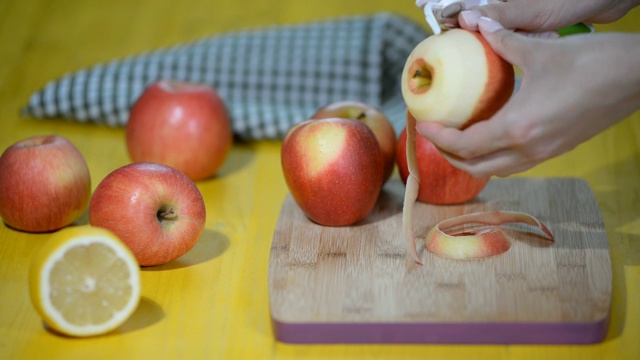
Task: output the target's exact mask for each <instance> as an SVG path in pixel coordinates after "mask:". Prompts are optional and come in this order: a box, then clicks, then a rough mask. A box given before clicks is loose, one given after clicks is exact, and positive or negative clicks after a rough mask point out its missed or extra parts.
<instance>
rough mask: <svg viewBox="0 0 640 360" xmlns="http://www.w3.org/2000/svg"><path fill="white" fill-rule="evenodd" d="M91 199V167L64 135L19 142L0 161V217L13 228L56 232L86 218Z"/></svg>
mask: <svg viewBox="0 0 640 360" xmlns="http://www.w3.org/2000/svg"><path fill="white" fill-rule="evenodd" d="M90 196H91V176H90V174H89V168H88V167H87V163H86V161H85V160H84V157H83V156H82V154H81V153H80V151H78V149H77V148H76V147H75V146H74V145H73V144H72V143H71V142H70V141H69V140H67V139H65V138H63V137H61V136H57V135H49V136H36V137H32V138H28V139H25V140H22V141H19V142H17V143H15V144H13V145H12V146H10V147H9V148H7V149H6V150H5V151H4V153H3V154H2V157H0V216H2V219H4V221H5V223H6V224H7V225H9V226H11V227H12V228H15V229H18V230H23V231H28V232H46V231H53V230H58V229H60V228H62V227H65V226H67V225H69V224H71V223H72V222H74V221H75V220H77V219H78V218H79V217H80V216H81V215H82V213H83V212H84V211H85V209H86V208H87V205H88V203H89V198H90Z"/></svg>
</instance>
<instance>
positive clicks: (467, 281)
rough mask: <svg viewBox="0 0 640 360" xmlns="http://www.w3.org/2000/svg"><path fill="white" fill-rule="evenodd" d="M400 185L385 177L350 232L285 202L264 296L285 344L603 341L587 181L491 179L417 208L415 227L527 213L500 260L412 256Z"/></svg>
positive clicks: (603, 268) (601, 281) (602, 234)
mask: <svg viewBox="0 0 640 360" xmlns="http://www.w3.org/2000/svg"><path fill="white" fill-rule="evenodd" d="M403 194H404V186H403V184H402V183H401V182H400V181H399V180H398V179H392V180H391V181H390V182H388V183H387V184H386V185H385V187H384V189H383V191H382V193H381V196H380V199H379V200H378V203H377V205H376V208H375V209H374V210H373V212H372V213H371V214H370V215H369V216H368V217H367V218H366V219H365V220H363V221H362V222H360V223H358V224H356V225H354V226H349V227H333V228H332V227H324V226H320V225H317V224H315V223H313V222H311V221H309V220H308V219H307V218H306V217H305V216H304V214H303V213H302V212H301V210H300V209H299V207H298V206H297V205H296V203H295V202H294V201H293V199H292V198H291V196H290V195H287V198H286V199H285V201H284V203H283V206H282V209H281V213H280V216H279V219H278V223H277V225H276V229H275V232H274V236H273V243H272V247H271V254H270V262H269V299H270V311H271V319H272V324H273V329H274V334H275V336H276V338H277V339H278V340H280V341H282V342H287V343H415V344H419V343H463V344H464V343H476V344H478V343H485V344H489V343H496V344H513V343H527V344H531V343H536V344H584V343H596V342H599V341H602V340H603V339H604V337H605V335H606V332H607V327H608V322H609V313H610V305H611V263H610V256H609V246H608V241H607V234H606V231H605V227H604V223H603V220H602V216H601V214H600V210H599V207H598V204H597V202H596V199H595V197H594V195H593V193H592V191H591V189H590V187H589V186H588V184H587V183H586V182H585V181H583V180H580V179H574V178H552V179H538V178H512V179H492V180H491V181H490V182H489V184H488V185H487V187H486V188H485V189H484V190H483V192H482V193H481V194H480V195H479V196H478V197H477V198H476V199H474V200H473V201H471V202H469V203H467V204H464V205H454V206H434V205H428V204H424V203H418V204H417V205H416V208H415V216H416V227H417V228H416V231H418V233H423V234H426V232H427V231H428V230H429V229H430V228H431V227H432V226H433V225H435V224H436V223H437V222H439V221H441V220H443V219H445V218H448V217H452V216H455V215H459V214H462V213H469V212H476V211H485V210H514V211H524V212H527V213H529V214H531V215H534V216H536V217H537V218H538V219H540V220H541V221H542V222H543V223H545V224H546V225H547V226H548V227H549V228H550V230H551V231H552V233H553V234H554V236H555V237H556V242H555V243H553V244H550V243H549V242H547V241H545V240H543V238H542V236H541V235H540V234H539V233H538V232H537V231H536V230H537V229H535V228H532V227H529V226H527V225H522V226H520V225H519V224H513V225H506V226H503V229H504V230H505V233H506V234H507V235H508V237H509V238H510V240H511V242H512V246H511V249H509V251H507V252H506V253H504V254H501V255H497V256H493V257H489V258H485V259H479V260H451V259H445V258H440V257H437V256H435V255H434V254H432V253H429V252H427V251H426V250H425V249H424V243H420V244H419V246H420V254H421V258H422V260H423V262H424V264H425V265H424V266H422V267H420V266H417V265H414V264H413V263H412V262H410V261H408V260H407V258H406V257H405V252H404V243H403V241H404V238H403V236H402V231H401V225H402V220H401V215H402V199H403Z"/></svg>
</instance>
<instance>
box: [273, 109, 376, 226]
mask: <svg viewBox="0 0 640 360" xmlns="http://www.w3.org/2000/svg"><path fill="white" fill-rule="evenodd" d="M281 163H282V171H283V174H284V178H285V181H286V183H287V187H288V188H289V191H290V192H291V196H292V197H293V199H294V200H295V202H296V203H297V204H298V206H299V207H300V209H301V210H302V211H303V212H304V214H305V215H306V216H307V217H308V218H309V219H310V220H312V221H314V222H316V223H318V224H320V225H325V226H347V225H352V224H355V223H357V222H359V221H361V220H363V219H364V218H365V217H367V215H368V214H369V213H370V212H371V210H373V208H374V206H375V204H376V201H377V199H378V195H379V194H380V190H381V189H382V180H383V178H382V176H383V173H382V154H381V151H380V147H379V146H378V142H377V140H376V138H375V136H374V134H373V132H372V131H371V129H370V128H369V127H368V126H367V125H365V124H364V123H362V122H359V121H353V120H349V119H343V118H326V119H319V120H306V121H303V122H301V123H299V124H297V125H295V126H293V127H292V128H291V129H290V130H289V132H288V133H287V136H286V137H285V139H284V141H283V144H282V150H281Z"/></svg>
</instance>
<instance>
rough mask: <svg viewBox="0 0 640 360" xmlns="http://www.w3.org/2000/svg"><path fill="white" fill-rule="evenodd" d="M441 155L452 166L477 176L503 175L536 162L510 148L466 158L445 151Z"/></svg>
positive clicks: (523, 168) (525, 168)
mask: <svg viewBox="0 0 640 360" xmlns="http://www.w3.org/2000/svg"><path fill="white" fill-rule="evenodd" d="M442 156H443V157H444V158H445V159H447V161H449V163H450V164H451V165H453V166H454V167H456V168H458V169H461V170H463V171H466V172H468V173H469V174H471V175H472V176H474V177H477V178H486V177H490V176H499V177H505V176H509V175H512V174H515V173H519V172H522V171H525V170H527V169H529V168H531V167H533V166H534V165H535V164H536V163H535V162H532V161H526V160H524V159H522V158H521V156H520V155H519V154H518V153H517V152H515V151H512V150H511V149H506V150H502V151H497V152H494V153H491V154H488V155H484V156H480V157H476V158H473V159H466V160H465V159H461V158H458V157H456V156H455V155H452V154H449V153H446V152H442Z"/></svg>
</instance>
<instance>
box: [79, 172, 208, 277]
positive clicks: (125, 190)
mask: <svg viewBox="0 0 640 360" xmlns="http://www.w3.org/2000/svg"><path fill="white" fill-rule="evenodd" d="M205 218H206V211H205V205H204V201H203V199H202V195H201V194H200V190H198V188H197V187H196V185H195V184H194V183H193V181H192V180H191V179H189V178H188V177H187V176H186V175H185V174H183V173H182V172H180V171H178V170H176V169H174V168H172V167H169V166H166V165H162V164H157V163H143V162H139V163H133V164H129V165H126V166H123V167H121V168H118V169H116V170H115V171H113V172H112V173H110V174H109V175H107V176H106V177H105V178H104V180H102V182H100V184H98V187H97V188H96V189H95V191H94V192H93V196H92V197H91V202H90V203H89V223H90V224H91V225H92V226H98V227H102V228H105V229H108V230H111V231H112V232H113V233H114V234H116V235H117V236H118V237H119V238H120V239H121V240H122V241H123V242H124V243H125V244H127V246H128V247H129V248H130V249H131V251H132V252H133V254H134V255H135V257H136V259H137V260H138V263H139V264H140V265H141V266H153V265H161V264H165V263H167V262H169V261H172V260H175V259H177V258H179V257H180V256H182V255H184V254H185V253H187V251H189V250H190V249H191V248H193V246H194V245H195V244H196V243H197V242H198V239H199V238H200V235H201V234H202V231H203V230H204V225H205Z"/></svg>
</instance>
